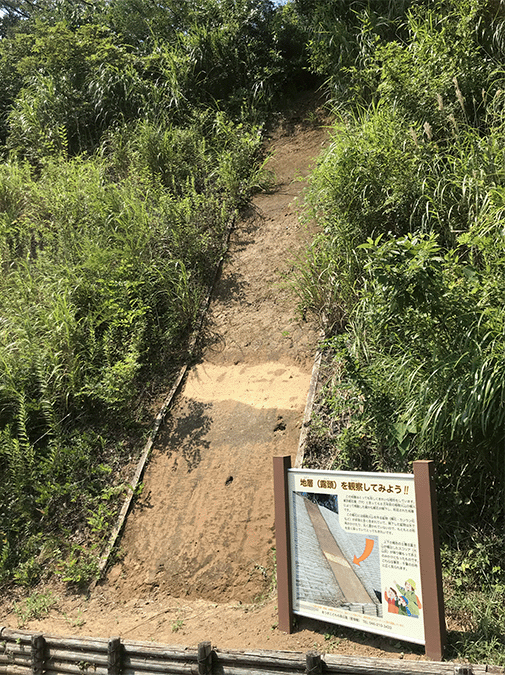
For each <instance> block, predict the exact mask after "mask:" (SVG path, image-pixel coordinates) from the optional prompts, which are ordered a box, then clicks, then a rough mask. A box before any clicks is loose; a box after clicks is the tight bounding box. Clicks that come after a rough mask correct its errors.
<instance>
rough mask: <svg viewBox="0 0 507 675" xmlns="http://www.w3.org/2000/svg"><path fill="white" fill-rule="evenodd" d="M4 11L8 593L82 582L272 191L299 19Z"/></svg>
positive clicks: (0, 460)
mask: <svg viewBox="0 0 507 675" xmlns="http://www.w3.org/2000/svg"><path fill="white" fill-rule="evenodd" d="M2 6H3V5H2ZM3 7H4V10H6V13H5V14H4V15H3V16H2V19H1V21H2V24H3V35H4V37H3V38H2V40H1V41H0V82H1V84H0V90H1V91H0V142H1V143H2V146H1V149H0V151H1V153H2V159H3V161H2V164H1V165H0V264H1V267H2V276H1V279H0V465H1V466H2V481H0V584H4V583H7V582H12V581H15V582H16V583H18V584H22V585H26V586H31V585H32V584H34V583H35V582H37V581H38V580H39V579H41V577H42V576H43V575H44V574H45V575H49V574H57V575H59V576H60V577H61V579H62V580H64V581H66V582H68V583H70V584H74V585H78V586H80V585H84V584H86V583H87V582H89V581H90V579H92V578H93V577H94V576H95V575H96V572H97V558H98V555H99V554H100V551H101V547H102V545H103V543H104V541H105V540H107V537H108V533H109V528H110V526H111V524H112V522H113V521H114V518H115V514H116V512H117V508H118V503H119V501H120V500H121V498H122V496H123V494H124V493H125V491H126V490H127V489H128V484H127V483H126V480H128V478H129V476H128V475H126V471H125V468H124V467H125V466H126V465H127V464H128V462H129V461H131V459H132V458H133V457H135V456H136V454H138V452H139V450H140V447H141V446H140V443H141V442H142V439H143V435H144V434H145V433H146V430H147V429H148V427H149V423H150V417H149V415H148V414H147V412H146V410H147V407H148V405H149V401H150V398H151V397H152V396H153V395H154V394H155V393H156V390H157V386H158V385H157V383H158V382H160V383H161V386H167V384H168V381H167V375H169V376H170V373H171V372H173V371H176V369H177V368H178V367H179V366H180V365H181V363H182V362H184V361H185V359H187V358H188V355H187V352H186V346H185V345H186V340H187V337H188V336H189V334H190V333H191V331H192V329H193V327H194V325H195V322H196V318H197V313H198V309H199V307H200V305H201V303H202V299H203V297H204V296H205V293H206V292H207V289H208V287H209V284H210V282H211V279H212V278H213V275H214V271H215V267H216V264H217V262H218V260H219V259H220V258H221V256H222V255H223V253H224V245H225V242H224V235H225V232H226V230H227V227H228V225H229V224H230V222H231V219H232V218H233V217H234V214H235V212H236V210H237V209H238V208H240V207H241V205H242V204H244V203H245V201H246V200H248V197H249V194H250V192H251V190H252V189H253V188H254V187H255V186H258V185H259V184H260V182H262V175H261V173H262V169H261V166H262V164H261V162H260V160H261V155H260V146H261V142H262V133H261V131H262V120H263V115H264V114H265V111H266V110H267V108H268V105H269V102H270V93H269V92H270V91H271V89H272V88H275V87H276V88H278V89H279V88H280V87H282V86H283V83H284V78H287V77H288V75H287V73H288V72H289V71H291V73H292V74H293V75H294V73H295V70H296V69H297V67H296V65H295V64H294V63H291V64H290V66H289V65H288V64H289V60H288V58H289V57H290V56H291V55H292V53H293V51H294V48H295V46H296V38H295V37H294V35H292V34H291V25H292V23H294V21H293V19H292V18H291V16H290V14H287V13H286V12H285V11H280V12H279V13H278V15H276V13H275V12H274V9H273V7H272V6H271V5H270V3H263V2H250V1H245V2H240V3H236V4H235V5H234V6H230V7H229V6H227V5H226V4H225V3H220V2H214V1H210V2H209V3H207V4H204V5H202V6H199V7H194V6H193V5H190V3H188V4H185V3H183V4H181V3H175V4H174V6H173V5H172V4H168V5H167V6H165V7H163V6H162V5H160V4H155V3H153V4H150V3H148V4H146V3H136V2H134V1H120V0H118V1H117V2H113V3H101V2H97V3H84V4H79V3H78V4H75V3H70V2H69V3H65V2H63V3H60V2H58V3H53V2H49V1H48V2H41V3H37V4H33V3H22V2H20V3H13V2H9V3H7V4H6V5H5V6H3ZM282 14H283V15H285V14H287V17H285V18H284V19H282V16H281V15H282ZM291 22H292V23H291ZM291 35H292V36H291ZM279 38H280V39H282V38H283V39H284V40H285V47H284V49H285V51H286V54H287V55H286V56H284V54H283V53H282V51H281V50H280V49H278V48H277V46H276V45H277V40H278V39H279ZM298 48H299V47H298ZM285 64H287V65H285ZM286 69H287V73H286V72H285V70H286ZM162 372H163V373H165V374H166V378H165V382H162V377H161V375H160V373H162Z"/></svg>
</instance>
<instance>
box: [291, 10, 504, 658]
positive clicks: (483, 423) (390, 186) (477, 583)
mask: <svg viewBox="0 0 507 675" xmlns="http://www.w3.org/2000/svg"><path fill="white" fill-rule="evenodd" d="M394 4H396V3H393V6H394ZM402 4H403V3H399V7H398V9H400V13H399V14H398V16H397V22H396V30H395V31H394V33H392V34H391V38H389V39H386V38H387V37H388V34H387V33H386V32H385V30H384V29H383V31H378V30H376V29H375V27H374V25H373V24H370V28H369V29H368V31H367V32H365V24H364V16H363V18H360V17H359V18H358V19H357V20H356V23H354V21H353V19H352V18H351V17H348V19H347V20H346V21H345V24H346V27H347V31H348V33H349V34H350V33H353V34H355V35H358V36H359V45H360V46H361V47H364V49H365V51H364V52H363V53H362V54H359V55H358V54H356V55H355V56H354V59H355V61H354V63H352V60H351V59H352V56H351V55H350V54H349V52H348V51H347V50H348V49H349V46H350V45H349V43H348V42H347V44H346V45H345V46H344V54H348V56H347V59H348V61H347V63H343V64H342V68H341V69H340V68H339V67H338V68H337V67H336V66H335V65H333V64H331V63H330V62H329V61H326V60H325V59H324V60H322V61H320V66H321V68H322V69H324V71H325V74H327V75H328V83H329V86H330V91H331V93H332V95H333V96H335V97H336V96H337V92H338V90H339V88H338V87H337V83H339V84H340V85H343V84H344V83H346V84H347V87H348V89H347V91H348V92H349V93H350V92H355V98H354V103H356V104H357V102H358V101H359V102H360V105H359V106H350V105H347V104H346V102H344V101H343V99H338V98H335V105H336V108H337V110H339V113H340V118H339V121H338V122H337V123H336V125H335V130H334V136H333V142H332V145H331V147H330V149H329V150H328V151H327V152H326V153H325V154H324V156H323V157H322V159H321V161H320V163H319V166H318V167H317V169H316V170H315V171H314V173H313V177H312V185H311V188H310V192H309V196H308V200H307V207H308V211H309V213H310V214H311V215H313V216H315V217H317V218H318V220H319V221H320V222H321V223H322V226H323V232H322V234H321V235H320V236H319V237H318V238H317V239H316V241H315V242H314V244H313V248H312V250H311V251H310V253H309V256H308V259H307V260H306V262H301V263H300V265H299V268H298V269H299V272H298V274H299V277H298V281H297V283H296V286H297V289H298V292H299V295H300V299H301V303H302V307H303V308H304V309H305V311H306V310H308V309H313V310H314V311H315V312H317V313H318V314H319V315H322V314H324V315H325V316H326V317H327V332H328V339H327V342H326V348H327V350H328V354H329V358H330V359H331V360H332V365H331V366H330V372H329V374H328V380H327V384H326V386H325V387H324V389H323V392H322V396H321V401H320V406H321V410H320V413H321V416H322V415H323V416H324V418H325V419H326V420H327V421H326V423H325V424H324V425H322V424H321V423H320V422H319V421H318V419H317V420H316V421H315V423H314V430H313V432H312V433H313V448H312V452H313V453H314V455H315V459H314V461H315V462H316V465H318V463H319V459H318V458H319V453H322V452H324V451H325V452H326V453H328V454H329V453H331V455H332V457H334V466H335V467H336V468H346V469H359V468H361V469H365V470H372V469H377V470H388V471H407V470H410V467H411V462H412V461H413V460H414V459H418V458H432V459H434V460H435V461H436V463H437V474H438V491H439V499H440V519H441V533H442V541H443V550H444V558H445V561H446V565H447V571H448V576H447V577H446V583H447V584H448V589H449V594H450V595H451V596H452V598H453V601H452V603H451V604H452V605H453V611H455V612H456V611H457V608H458V607H459V606H461V607H462V609H463V611H464V612H465V605H466V613H467V614H468V615H469V616H470V619H469V627H470V631H471V634H470V635H469V636H468V638H467V637H466V636H465V637H461V636H458V637H456V642H461V645H460V648H462V649H465V650H468V652H467V653H468V655H469V656H471V657H472V658H501V656H497V657H492V656H491V654H490V650H493V651H494V650H495V649H498V647H499V645H500V644H501V630H502V629H501V626H502V616H501V615H502V609H501V605H500V604H497V605H496V606H495V610H494V612H488V613H487V616H488V617H489V618H488V620H486V619H484V620H483V617H484V616H485V614H484V611H483V609H479V610H478V611H477V612H476V613H471V612H470V603H469V602H468V603H467V598H470V597H472V596H473V597H475V598H476V599H477V595H478V594H479V595H480V592H479V590H478V589H482V593H484V594H485V595H487V594H488V592H490V591H491V589H492V588H495V589H496V590H495V592H496V593H498V592H502V573H501V569H502V556H503V543H502V541H503V539H502V538H503V534H502V532H501V531H500V530H499V528H498V526H497V524H498V523H499V522H503V504H504V500H503V495H504V477H503V476H504V451H503V448H504V335H503V330H504V229H503V227H504V225H503V222H504V193H503V188H504V118H503V105H504V92H503V76H502V75H501V73H500V68H501V64H502V62H503V56H502V53H501V47H502V45H501V43H500V40H499V39H498V37H499V35H500V34H501V32H502V18H503V17H501V16H497V17H496V18H495V16H494V9H495V8H494V7H493V4H494V3H487V2H484V3H483V2H468V1H464V2H460V3H446V2H441V3H439V4H435V3H432V4H431V7H428V6H426V4H425V3H419V4H416V3H412V4H411V7H410V8H409V9H407V5H408V3H405V6H404V7H403V8H402V7H401V5H402ZM323 6H325V8H326V12H329V11H330V8H334V9H335V10H336V11H337V10H338V9H339V8H340V7H341V3H323ZM342 9H343V8H342ZM402 10H403V11H402ZM405 10H407V13H406V15H403V12H404V11H405ZM340 11H342V10H340ZM486 16H488V17H490V19H491V21H492V24H491V25H489V29H488V30H489V32H488V35H489V38H488V40H486V39H485V34H484V31H483V28H484V20H485V17H486ZM347 22H348V23H347ZM393 25H394V24H392V25H391V27H392V26H393ZM386 26H387V24H386ZM384 28H386V27H385V26H384ZM330 30H331V29H330ZM368 35H369V37H370V38H371V39H370V40H369V41H366V37H368ZM334 36H335V38H336V41H337V42H336V44H335V48H338V46H339V45H341V43H340V42H339V40H340V39H341V38H339V36H338V34H337V32H335V33H334ZM393 36H394V37H396V39H392V37H393ZM486 42H487V45H486ZM366 48H367V49H366ZM319 53H320V52H318V51H314V54H313V59H314V60H315V59H317V58H319ZM358 64H359V65H358ZM359 66H361V67H359ZM344 70H345V71H346V72H344ZM342 76H344V77H343V79H342ZM358 97H359V98H358ZM329 429H332V430H333V432H332V433H329ZM328 461H329V459H328ZM481 542H488V545H487V546H485V545H483V543H481ZM458 561H460V562H458ZM460 565H461V568H460ZM482 565H487V566H488V568H489V573H488V574H485V575H481V573H480V569H481V566H482ZM460 569H461V571H459V570H460ZM472 570H474V571H473V572H472ZM460 594H461V595H460ZM458 597H461V598H462V600H461V601H460V602H461V605H460V602H458V601H457V598H458ZM479 604H480V607H481V608H483V606H484V605H483V603H482V602H481V603H479ZM472 635H473V636H474V639H473V640H472V637H471V636H472ZM465 643H466V644H465ZM472 643H474V644H473V646H472Z"/></svg>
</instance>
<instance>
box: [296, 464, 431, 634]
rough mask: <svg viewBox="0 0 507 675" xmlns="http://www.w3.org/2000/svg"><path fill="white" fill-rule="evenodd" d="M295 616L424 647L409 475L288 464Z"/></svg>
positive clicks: (413, 503)
mask: <svg viewBox="0 0 507 675" xmlns="http://www.w3.org/2000/svg"><path fill="white" fill-rule="evenodd" d="M288 485H289V505H290V528H291V531H290V535H291V536H290V538H291V549H292V550H291V559H292V606H293V611H294V613H295V614H300V615H302V616H307V617H311V618H315V619H321V620H325V621H328V622H331V623H336V624H340V625H344V626H350V627H353V628H358V629H361V630H365V631H370V632H373V633H379V634H381V635H388V636H390V637H393V638H397V639H402V640H408V641H410V642H415V643H418V644H424V625H423V624H424V622H423V612H424V607H423V605H422V602H421V592H420V589H421V579H420V570H419V550H418V538H417V522H416V509H415V491H414V477H413V475H409V474H380V473H358V472H356V471H354V472H348V471H343V472H338V471H318V470H304V469H290V470H289V472H288Z"/></svg>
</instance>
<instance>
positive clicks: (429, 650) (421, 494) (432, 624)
mask: <svg viewBox="0 0 507 675" xmlns="http://www.w3.org/2000/svg"><path fill="white" fill-rule="evenodd" d="M413 468H414V486H415V503H416V516H417V533H418V539H419V564H420V569H421V590H422V596H423V598H424V613H423V614H424V640H425V645H426V655H427V656H429V658H430V659H433V660H434V661H441V660H442V658H443V653H444V647H445V641H446V629H445V614H444V593H443V587H442V565H441V561H440V541H439V536H438V520H437V497H436V489H435V464H434V462H432V461H429V460H419V461H416V462H414V463H413Z"/></svg>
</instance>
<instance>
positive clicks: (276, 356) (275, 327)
mask: <svg viewBox="0 0 507 675" xmlns="http://www.w3.org/2000/svg"><path fill="white" fill-rule="evenodd" d="M327 123H328V120H327V118H326V116H325V112H324V108H323V107H319V106H318V103H317V104H316V102H315V97H314V96H308V97H307V98H306V99H305V98H303V99H302V100H301V105H300V108H299V109H298V110H293V111H292V116H288V117H284V118H282V119H280V120H279V123H278V124H277V125H276V126H275V128H274V129H273V131H272V132H271V133H270V135H269V137H268V139H267V151H268V153H269V155H270V158H269V160H268V162H267V165H266V168H267V169H269V170H270V171H272V172H273V174H274V177H275V179H274V182H275V185H274V187H273V189H272V190H270V191H269V192H264V193H259V194H257V195H256V196H255V197H254V198H253V200H252V202H251V204H250V205H249V207H248V208H247V209H246V211H245V212H244V213H243V214H242V215H241V217H239V218H238V221H237V223H236V225H235V228H234V230H233V232H232V234H231V238H230V246H229V252H228V255H227V258H226V260H225V261H224V264H223V268H222V271H221V274H220V277H219V279H218V282H217V284H216V286H215V289H214V292H213V295H212V300H211V304H210V308H209V311H208V313H207V317H206V320H205V326H204V330H203V334H202V338H201V345H200V346H201V356H200V358H199V359H198V362H197V363H196V364H195V365H194V366H193V367H192V368H190V369H189V372H188V375H187V377H186V380H185V381H184V383H183V386H182V388H181V391H180V393H179V394H178V395H177V397H176V399H175V402H174V403H173V405H172V407H171V409H170V411H169V413H168V415H167V420H166V422H165V424H164V425H163V427H162V429H161V431H160V432H159V435H158V437H157V440H156V442H155V445H154V449H153V452H152V456H151V459H150V461H149V464H148V466H147V468H146V471H145V474H144V478H143V483H144V488H143V492H142V496H141V497H140V498H139V499H138V500H137V501H136V503H135V505H134V508H133V509H132V511H131V513H130V515H129V517H128V519H127V522H126V526H125V529H124V533H123V536H122V538H121V542H120V546H121V552H122V555H121V556H120V560H119V562H117V563H116V564H115V565H114V566H113V567H112V568H111V569H110V570H109V573H108V575H107V577H106V579H105V580H104V581H102V582H101V583H100V584H98V585H97V586H96V588H95V589H94V591H93V592H92V593H91V595H90V596H89V597H86V596H84V595H76V594H72V593H70V592H68V591H66V590H65V589H63V588H61V589H59V590H57V596H58V602H57V603H56V604H55V606H54V607H53V608H52V609H51V611H50V613H49V615H48V616H47V617H46V618H44V619H41V620H31V621H29V622H27V623H26V624H25V628H27V629H29V630H37V631H39V630H40V631H43V632H45V633H53V634H59V635H69V634H72V635H88V636H103V637H109V636H111V635H119V636H121V637H125V638H129V639H135V640H154V641H156V642H162V643H166V644H173V645H181V646H187V645H188V646H195V645H197V644H198V643H199V642H201V641H204V640H210V641H211V642H212V644H213V645H214V646H217V647H219V648H221V649H276V650H291V651H308V650H310V649H319V650H321V651H327V652H333V653H341V654H350V655H356V656H358V655H359V656H376V657H379V656H384V657H391V658H400V657H401V658H403V657H404V658H416V659H421V658H424V657H423V656H421V650H420V649H418V648H417V647H414V650H413V652H411V649H412V648H411V647H410V645H401V644H399V643H393V642H392V641H390V640H388V639H385V638H381V637H377V636H373V635H367V634H362V633H354V632H353V631H350V630H347V629H343V630H340V629H338V628H337V627H334V629H333V628H332V627H330V626H329V625H325V624H322V623H319V622H316V621H312V620H310V619H302V618H300V619H299V620H298V628H297V630H296V631H295V632H294V633H293V634H291V635H287V634H285V633H282V632H281V631H279V630H278V629H277V620H278V619H277V609H276V591H274V579H275V559H274V551H275V549H274V547H275V538H274V504H273V485H272V457H273V456H274V455H281V454H290V455H291V456H292V459H293V460H294V458H295V455H296V452H297V449H298V442H299V436H300V430H301V425H302V420H303V413H304V409H305V405H306V399H307V393H308V388H309V384H310V376H311V371H312V366H313V362H314V356H315V351H316V348H317V343H318V327H317V326H316V325H314V324H312V323H311V322H305V321H302V320H300V319H299V318H298V315H297V312H296V300H295V298H294V297H293V295H292V294H291V292H290V291H289V290H288V289H287V288H284V286H283V284H282V283H281V281H282V276H283V274H284V273H286V272H287V271H289V270H290V267H291V265H292V264H293V259H294V256H295V255H296V254H297V253H298V251H302V250H303V249H304V247H306V246H307V244H308V242H309V241H310V239H311V237H312V235H314V234H315V231H316V226H315V224H313V225H311V224H310V225H309V226H308V225H304V224H302V222H301V221H300V218H299V212H300V203H301V200H302V196H303V192H304V188H305V178H306V177H307V176H308V174H309V172H310V170H311V167H312V166H313V165H314V162H315V159H316V158H317V157H318V155H319V154H320V152H321V151H322V150H323V149H324V148H325V147H326V146H327V145H328V143H329V132H328V128H327V126H326V124H327ZM0 625H5V626H12V627H16V626H17V625H18V618H17V616H16V614H15V613H14V612H13V607H12V606H11V607H8V608H4V610H3V611H2V610H1V609H0ZM332 632H333V633H335V635H332ZM403 652H404V656H403Z"/></svg>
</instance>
